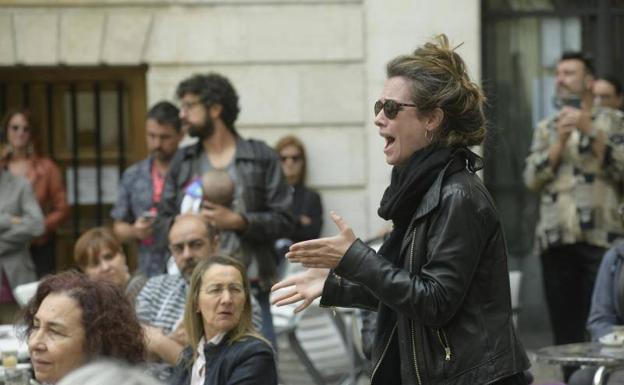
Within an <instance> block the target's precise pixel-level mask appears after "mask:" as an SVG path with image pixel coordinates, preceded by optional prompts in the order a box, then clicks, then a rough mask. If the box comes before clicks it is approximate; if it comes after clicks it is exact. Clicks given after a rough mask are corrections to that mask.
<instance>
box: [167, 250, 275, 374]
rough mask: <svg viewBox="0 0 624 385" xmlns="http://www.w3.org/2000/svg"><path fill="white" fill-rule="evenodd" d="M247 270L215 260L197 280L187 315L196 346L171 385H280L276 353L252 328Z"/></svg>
mask: <svg viewBox="0 0 624 385" xmlns="http://www.w3.org/2000/svg"><path fill="white" fill-rule="evenodd" d="M251 314H252V311H251V300H250V292H249V282H248V281H247V275H246V274H245V268H244V267H243V265H241V264H240V262H238V261H237V260H235V259H233V258H231V257H224V256H214V257H211V258H209V259H207V260H204V261H202V262H200V263H199V265H197V267H196V268H195V270H194V271H193V275H192V276H191V282H190V288H189V292H188V296H187V300H186V309H185V312H184V327H185V329H186V332H187V335H188V338H189V343H190V345H191V346H190V347H188V348H187V349H185V350H184V352H183V353H182V357H181V359H180V362H179V363H178V366H177V368H176V371H175V373H174V375H173V376H172V378H171V381H170V383H171V384H175V385H188V384H191V385H227V384H237V385H244V384H249V385H251V384H254V385H256V384H259V385H277V371H276V368H275V360H274V358H273V350H272V349H271V345H270V344H269V342H268V341H267V340H265V339H264V338H263V337H262V336H261V335H260V334H258V332H256V331H255V330H254V329H253V327H252V323H251Z"/></svg>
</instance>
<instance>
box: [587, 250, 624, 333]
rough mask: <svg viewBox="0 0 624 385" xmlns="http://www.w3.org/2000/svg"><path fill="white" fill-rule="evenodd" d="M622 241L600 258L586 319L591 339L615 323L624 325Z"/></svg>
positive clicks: (623, 258)
mask: <svg viewBox="0 0 624 385" xmlns="http://www.w3.org/2000/svg"><path fill="white" fill-rule="evenodd" d="M623 262H624V241H622V240H620V241H618V242H617V243H616V244H615V245H614V246H613V247H612V248H611V249H609V250H608V251H607V253H606V254H605V255H604V257H603V258H602V262H601V263H600V269H598V275H597V276H596V283H595V284H594V293H593V295H592V301H591V310H590V311H589V317H588V319H587V330H589V332H590V334H591V337H592V339H593V340H598V339H600V337H603V336H605V335H607V334H609V333H611V332H613V327H614V326H616V325H624V317H623V310H624V309H622V300H623V298H622V295H623V294H624V286H623V285H624V277H623V276H622V273H623V272H622V266H623Z"/></svg>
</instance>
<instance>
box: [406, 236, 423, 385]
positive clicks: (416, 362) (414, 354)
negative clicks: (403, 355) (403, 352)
mask: <svg viewBox="0 0 624 385" xmlns="http://www.w3.org/2000/svg"><path fill="white" fill-rule="evenodd" d="M414 243H416V229H414V230H413V231H412V244H411V245H410V256H409V272H410V273H412V274H413V272H412V270H413V266H414V264H413V261H414ZM410 336H411V337H412V359H413V360H414V372H415V373H416V380H417V381H418V385H422V381H421V380H420V370H419V369H418V357H416V332H415V330H414V321H412V320H410Z"/></svg>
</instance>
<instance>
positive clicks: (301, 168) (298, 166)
mask: <svg viewBox="0 0 624 385" xmlns="http://www.w3.org/2000/svg"><path fill="white" fill-rule="evenodd" d="M275 151H277V153H278V154H279V156H280V159H281V160H282V171H284V176H286V180H287V182H288V184H289V185H291V186H292V187H293V188H294V192H293V206H292V207H293V216H294V217H295V220H296V222H295V228H294V229H293V232H292V234H291V236H290V239H291V240H292V242H293V243H296V242H301V241H307V240H308V239H316V238H318V237H320V236H321V227H322V226H323V206H322V204H321V197H320V196H319V194H318V193H317V192H316V191H314V190H311V189H309V188H307V187H306V186H305V178H306V171H307V168H306V155H305V148H304V147H303V143H302V142H301V141H300V140H299V139H297V138H296V137H294V136H292V135H288V136H284V137H283V138H281V139H280V140H279V141H278V142H277V144H276V145H275Z"/></svg>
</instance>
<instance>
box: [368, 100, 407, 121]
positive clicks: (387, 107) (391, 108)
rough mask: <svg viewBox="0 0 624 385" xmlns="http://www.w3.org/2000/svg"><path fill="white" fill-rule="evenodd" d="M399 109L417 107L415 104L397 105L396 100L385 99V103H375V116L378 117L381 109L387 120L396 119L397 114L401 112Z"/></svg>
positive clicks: (379, 101)
mask: <svg viewBox="0 0 624 385" xmlns="http://www.w3.org/2000/svg"><path fill="white" fill-rule="evenodd" d="M401 107H417V106H416V105H415V104H408V103H399V102H397V101H396V100H392V99H386V101H385V102H382V101H381V100H378V101H376V102H375V116H377V115H379V112H380V111H381V110H382V109H383V111H384V114H385V115H386V117H387V118H388V119H394V118H396V116H397V114H398V113H399V111H400V110H401Z"/></svg>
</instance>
